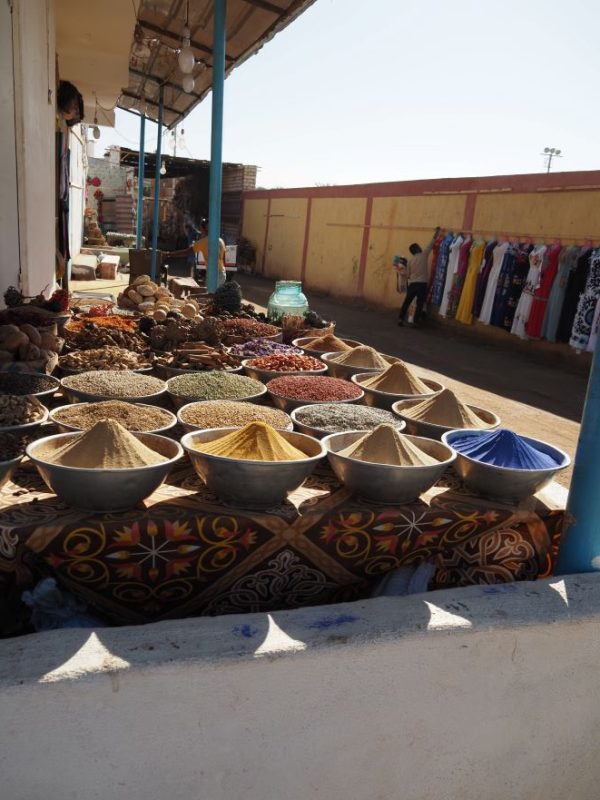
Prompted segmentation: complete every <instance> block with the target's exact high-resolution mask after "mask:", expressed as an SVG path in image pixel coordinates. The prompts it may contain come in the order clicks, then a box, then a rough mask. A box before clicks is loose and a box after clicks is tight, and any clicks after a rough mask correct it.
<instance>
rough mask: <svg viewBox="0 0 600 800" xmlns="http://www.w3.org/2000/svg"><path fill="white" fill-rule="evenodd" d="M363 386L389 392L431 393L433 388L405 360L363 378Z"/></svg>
mask: <svg viewBox="0 0 600 800" xmlns="http://www.w3.org/2000/svg"><path fill="white" fill-rule="evenodd" d="M361 386H365V387H366V388H367V389H376V390H377V391H378V392H388V393H389V394H431V391H432V390H431V389H430V388H429V386H427V384H426V383H423V381H422V380H421V378H419V377H418V376H417V375H415V373H414V372H412V370H410V369H409V368H408V367H407V366H406V364H405V363H404V362H403V361H396V362H394V363H393V364H392V365H391V366H389V367H388V368H387V369H386V370H385V372H378V373H377V374H376V375H372V376H370V377H369V378H363V380H362V381H361Z"/></svg>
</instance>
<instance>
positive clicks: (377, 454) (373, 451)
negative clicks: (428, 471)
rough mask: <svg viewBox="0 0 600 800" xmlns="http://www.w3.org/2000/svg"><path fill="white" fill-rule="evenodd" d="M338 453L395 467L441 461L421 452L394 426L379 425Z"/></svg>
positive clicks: (417, 465) (415, 465)
mask: <svg viewBox="0 0 600 800" xmlns="http://www.w3.org/2000/svg"><path fill="white" fill-rule="evenodd" d="M338 453H339V455H341V456H346V458H355V459H357V460H358V461H369V462H371V463H373V464H388V465H390V466H395V467H409V466H411V467H422V466H426V465H431V464H438V463H439V459H437V458H433V456H430V455H429V454H428V453H426V452H425V451H424V450H421V448H420V447H418V446H417V445H416V444H415V443H414V442H413V441H411V439H410V438H409V437H408V436H404V435H403V434H401V433H399V432H398V431H397V430H396V428H394V426H393V425H378V426H377V427H376V428H375V430H374V431H371V432H370V433H366V434H365V435H364V436H361V437H360V439H357V441H356V442H353V443H352V444H351V445H350V446H349V447H346V448H344V449H343V450H339V451H338Z"/></svg>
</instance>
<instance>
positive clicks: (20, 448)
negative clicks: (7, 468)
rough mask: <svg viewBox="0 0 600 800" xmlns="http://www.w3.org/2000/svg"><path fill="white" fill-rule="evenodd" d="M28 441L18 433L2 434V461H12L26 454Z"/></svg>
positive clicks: (0, 437)
mask: <svg viewBox="0 0 600 800" xmlns="http://www.w3.org/2000/svg"><path fill="white" fill-rule="evenodd" d="M26 444H27V441H26V439H25V438H24V437H23V436H18V435H17V434H16V433H0V461H12V459H13V458H19V457H20V456H22V455H23V453H24V452H25V446H26Z"/></svg>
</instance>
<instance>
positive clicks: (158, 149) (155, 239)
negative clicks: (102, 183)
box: [150, 86, 164, 281]
mask: <svg viewBox="0 0 600 800" xmlns="http://www.w3.org/2000/svg"><path fill="white" fill-rule="evenodd" d="M163 95H164V86H161V87H160V90H159V93H158V123H157V126H158V127H157V132H156V137H157V138H156V164H155V169H154V214H153V217H152V262H151V267H150V275H151V277H152V280H153V281H155V280H156V260H157V256H158V252H157V245H158V211H159V206H160V202H159V200H160V155H161V148H162V125H163Z"/></svg>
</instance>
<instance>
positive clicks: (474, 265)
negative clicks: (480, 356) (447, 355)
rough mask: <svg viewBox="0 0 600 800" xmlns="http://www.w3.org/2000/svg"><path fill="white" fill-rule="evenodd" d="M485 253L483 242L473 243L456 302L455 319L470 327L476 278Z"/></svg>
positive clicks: (480, 240)
mask: <svg viewBox="0 0 600 800" xmlns="http://www.w3.org/2000/svg"><path fill="white" fill-rule="evenodd" d="M484 251H485V242H484V240H483V239H479V240H478V241H476V242H474V243H473V245H472V247H471V250H470V251H469V262H468V265H467V274H466V276H465V281H464V284H463V288H462V293H461V295H460V300H459V301H458V307H457V309H456V315H455V318H456V319H457V320H458V321H459V322H463V323H464V324H465V325H471V323H472V322H473V301H474V300H475V288H476V286H477V277H478V275H479V271H480V269H481V268H482V267H483V263H484V262H483V254H484Z"/></svg>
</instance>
